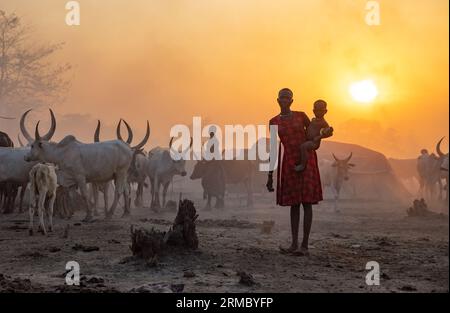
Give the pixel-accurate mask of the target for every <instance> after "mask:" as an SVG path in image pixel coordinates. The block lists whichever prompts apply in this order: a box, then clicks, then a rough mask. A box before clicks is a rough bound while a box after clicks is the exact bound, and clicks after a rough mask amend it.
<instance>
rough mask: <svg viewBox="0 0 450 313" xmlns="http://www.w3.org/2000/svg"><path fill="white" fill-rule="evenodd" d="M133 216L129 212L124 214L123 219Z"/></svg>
mask: <svg viewBox="0 0 450 313" xmlns="http://www.w3.org/2000/svg"><path fill="white" fill-rule="evenodd" d="M130 216H131V214H130V213H129V212H126V213H123V214H122V218H126V217H130Z"/></svg>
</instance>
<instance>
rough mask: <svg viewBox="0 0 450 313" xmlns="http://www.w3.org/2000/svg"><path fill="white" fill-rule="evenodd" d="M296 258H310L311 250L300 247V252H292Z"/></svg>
mask: <svg viewBox="0 0 450 313" xmlns="http://www.w3.org/2000/svg"><path fill="white" fill-rule="evenodd" d="M292 254H293V255H295V256H309V250H308V248H305V247H300V250H296V251H293V252H292Z"/></svg>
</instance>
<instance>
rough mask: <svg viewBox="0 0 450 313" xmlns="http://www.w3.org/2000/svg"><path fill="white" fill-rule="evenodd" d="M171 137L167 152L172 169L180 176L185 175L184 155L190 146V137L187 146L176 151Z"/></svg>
mask: <svg viewBox="0 0 450 313" xmlns="http://www.w3.org/2000/svg"><path fill="white" fill-rule="evenodd" d="M173 139H174V138H173V137H172V138H170V142H169V150H170V151H169V154H170V158H171V160H172V165H173V169H174V171H175V173H176V174H178V175H181V176H186V174H187V173H186V156H187V154H188V153H189V150H190V149H191V147H192V137H191V143H190V144H189V147H187V148H186V149H184V150H178V151H176V150H175V149H174V148H173V147H172V144H173Z"/></svg>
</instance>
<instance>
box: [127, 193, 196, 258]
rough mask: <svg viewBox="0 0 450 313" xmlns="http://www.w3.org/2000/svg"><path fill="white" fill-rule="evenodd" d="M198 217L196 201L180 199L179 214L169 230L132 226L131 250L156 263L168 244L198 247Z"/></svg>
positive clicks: (134, 253)
mask: <svg viewBox="0 0 450 313" xmlns="http://www.w3.org/2000/svg"><path fill="white" fill-rule="evenodd" d="M197 217H198V214H197V211H196V210H195V207H194V203H193V202H192V201H190V200H183V201H181V200H180V202H179V206H178V213H177V216H176V217H175V220H174V222H173V225H172V226H171V227H170V229H169V231H168V232H163V231H159V230H155V229H154V228H152V229H150V230H146V229H144V228H139V229H136V228H135V227H134V226H131V246H130V250H131V252H132V253H133V256H134V257H137V258H140V259H144V260H145V261H146V262H147V263H148V264H151V265H155V264H156V262H157V260H158V257H159V256H160V255H162V254H163V252H164V251H166V250H167V249H166V248H167V246H168V245H173V246H178V247H186V248H189V249H197V248H198V237H197V233H196V230H195V221H196V219H197Z"/></svg>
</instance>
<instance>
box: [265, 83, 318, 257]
mask: <svg viewBox="0 0 450 313" xmlns="http://www.w3.org/2000/svg"><path fill="white" fill-rule="evenodd" d="M293 101H294V99H293V93H292V91H291V90H290V89H288V88H284V89H282V90H280V91H279V93H278V104H279V106H280V110H281V112H280V114H278V115H276V116H275V117H273V118H272V119H271V120H270V123H269V124H270V125H277V126H278V136H279V138H280V140H281V144H280V149H279V158H278V170H277V193H276V199H277V204H278V205H280V206H289V207H290V208H291V213H290V214H291V232H292V244H291V246H290V247H286V248H285V247H281V246H280V252H281V253H286V254H293V255H308V254H309V252H308V241H309V234H310V231H311V225H312V217H313V213H312V206H313V204H317V203H319V201H322V200H323V197H322V185H321V182H320V174H319V167H318V162H317V155H316V152H315V151H314V150H313V151H308V153H307V157H308V159H307V162H306V164H307V166H306V168H305V170H304V171H302V172H297V171H295V166H296V163H297V162H298V160H299V159H300V146H301V144H302V143H304V142H305V141H307V138H306V129H307V127H308V126H309V124H310V120H309V118H308V116H307V115H306V114H305V113H304V112H296V111H291V105H292V102H293ZM281 146H282V147H283V151H282V149H281ZM281 152H283V154H282V155H281ZM272 176H273V172H269V175H268V179H267V189H268V190H269V191H273V178H272ZM300 205H303V209H304V220H303V241H302V243H301V246H300V249H299V245H298V232H299V224H300Z"/></svg>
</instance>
